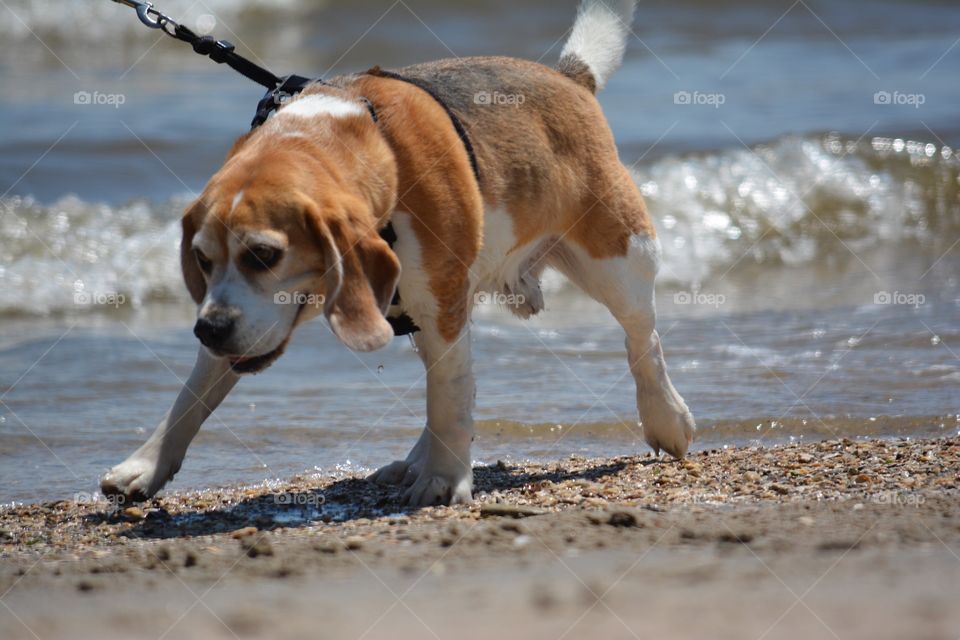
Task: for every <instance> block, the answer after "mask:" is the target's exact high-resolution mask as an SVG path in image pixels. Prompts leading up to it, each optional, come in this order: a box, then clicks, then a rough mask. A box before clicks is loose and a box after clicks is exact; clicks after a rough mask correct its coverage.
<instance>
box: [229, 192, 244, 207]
mask: <svg viewBox="0 0 960 640" xmlns="http://www.w3.org/2000/svg"><path fill="white" fill-rule="evenodd" d="M241 200H243V189H240V191H237V194H236V195H235V196H233V203H232V204H231V205H230V211H231V212H232V211H235V210H236V208H237V205H238V204H240V201H241Z"/></svg>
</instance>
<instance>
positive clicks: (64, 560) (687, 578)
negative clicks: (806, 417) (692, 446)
mask: <svg viewBox="0 0 960 640" xmlns="http://www.w3.org/2000/svg"><path fill="white" fill-rule="evenodd" d="M475 474H476V485H477V490H476V498H477V500H476V502H475V503H474V504H473V505H470V506H464V507H456V508H446V507H436V508H428V509H419V510H403V509H401V508H400V507H399V501H398V497H399V491H398V490H394V489H386V488H382V487H376V486H372V485H370V484H368V483H366V482H364V481H363V480H361V479H358V478H354V477H349V476H348V477H337V478H330V477H319V476H309V477H299V478H294V479H292V480H290V481H289V482H287V483H283V484H277V485H270V486H260V487H252V488H251V487H246V488H244V487H232V488H224V489H214V490H208V491H202V492H197V493H189V494H172V495H165V496H163V497H161V498H160V499H159V500H156V501H154V502H153V503H151V504H150V505H142V506H133V507H127V508H126V509H123V508H120V509H111V508H109V505H106V504H104V503H103V502H94V501H81V502H75V501H70V502H67V501H64V502H57V503H46V504H41V505H24V506H15V507H11V508H6V509H4V510H2V511H0V549H2V564H0V594H2V595H0V637H2V638H4V639H6V638H10V639H19V638H43V639H47V638H112V637H119V638H150V639H152V640H157V639H159V638H221V637H222V638H234V637H241V638H246V637H262V638H302V637H311V638H371V639H372V638H394V639H395V638H431V637H437V638H454V637H455V638H458V639H469V638H491V637H505V638H524V639H534V638H549V639H551V640H558V639H560V638H583V637H611V638H635V637H636V638H647V637H709V638H753V639H756V640H759V639H761V638H820V637H823V638H860V637H862V638H867V637H869V638H881V637H882V638H887V637H889V638H906V637H909V638H953V639H956V638H960V607H958V606H957V602H958V601H960V511H958V507H960V438H950V439H940V440H915V441H881V440H864V441H856V442H852V441H849V440H842V441H839V440H833V441H826V442H820V443H815V444H798V445H789V446H778V447H770V448H744V449H729V450H720V451H710V452H703V453H700V454H697V455H695V456H692V457H690V458H688V459H687V460H685V461H682V462H665V461H661V460H657V459H654V458H653V457H650V456H647V457H639V456H638V457H625V458H616V459H606V460H587V459H582V458H570V459H567V460H563V461H559V462H551V463H543V464H523V465H503V464H498V465H495V466H491V467H479V468H477V469H476V470H475Z"/></svg>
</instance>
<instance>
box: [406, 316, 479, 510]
mask: <svg viewBox="0 0 960 640" xmlns="http://www.w3.org/2000/svg"><path fill="white" fill-rule="evenodd" d="M424 325H427V326H424V328H423V330H422V332H421V333H420V334H418V335H417V337H416V342H417V347H418V348H419V349H420V350H421V352H422V353H421V355H422V357H423V363H424V366H425V367H426V368H427V427H426V429H425V430H424V433H423V435H422V436H421V440H420V442H419V443H418V446H417V448H415V451H416V449H419V451H416V454H417V458H418V460H416V461H415V462H414V464H413V465H412V466H411V469H412V470H414V471H415V472H416V473H417V476H416V479H415V480H414V481H413V484H412V485H411V486H410V488H408V489H407V490H406V492H405V493H404V495H403V501H404V503H405V504H409V505H411V506H427V505H434V504H457V503H463V502H469V501H470V500H471V499H472V491H473V470H472V469H471V467H470V443H471V442H472V441H473V401H474V391H475V389H474V382H473V371H472V369H471V367H472V363H471V359H470V332H469V329H467V328H464V329H463V331H462V333H461V334H460V336H459V337H458V338H457V339H456V340H454V341H452V342H448V341H447V340H445V339H443V338H442V337H440V335H439V334H438V333H437V332H436V330H435V328H433V327H430V325H432V323H424ZM428 327H429V328H428Z"/></svg>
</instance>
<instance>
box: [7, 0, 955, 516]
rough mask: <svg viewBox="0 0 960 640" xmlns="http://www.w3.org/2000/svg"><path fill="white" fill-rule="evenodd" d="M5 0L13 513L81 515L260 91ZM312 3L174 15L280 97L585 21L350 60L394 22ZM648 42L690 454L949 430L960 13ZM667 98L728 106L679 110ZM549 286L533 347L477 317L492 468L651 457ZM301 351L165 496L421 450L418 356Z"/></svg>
mask: <svg viewBox="0 0 960 640" xmlns="http://www.w3.org/2000/svg"><path fill="white" fill-rule="evenodd" d="M7 4H8V5H9V7H7V8H5V9H0V12H4V11H5V12H6V14H7V15H6V16H5V17H4V19H3V20H0V61H2V62H0V81H2V82H3V86H4V91H3V92H2V94H0V123H2V124H0V127H2V128H0V192H5V193H3V196H2V198H0V200H2V209H0V401H2V404H0V461H2V462H0V502H4V501H10V500H36V499H49V498H58V497H69V496H71V495H73V494H75V493H77V492H89V491H92V490H93V489H94V488H95V487H96V478H97V476H98V475H99V474H100V473H101V472H102V471H103V470H105V469H106V468H107V467H108V466H109V465H111V464H114V463H116V462H118V461H119V460H121V459H122V458H123V457H124V456H125V455H126V454H127V453H129V452H130V451H132V450H133V448H135V447H136V446H137V445H138V444H139V443H140V442H141V441H142V440H143V439H144V438H145V437H146V435H147V433H148V432H149V431H150V430H151V429H152V428H153V427H154V426H155V424H156V422H157V421H158V420H159V418H160V416H161V415H162V414H163V412H164V411H165V410H166V409H167V408H168V406H169V404H170V402H171V401H172V399H173V397H174V395H175V394H176V392H177V389H178V387H179V380H180V379H183V378H184V377H185V376H186V375H187V374H188V373H189V369H190V366H191V364H192V360H193V357H194V355H195V351H196V347H195V341H194V339H193V337H192V335H191V333H190V325H191V319H190V313H191V311H190V308H189V305H188V304H187V302H186V295H185V292H184V290H183V285H182V282H181V279H180V275H179V269H178V258H177V247H178V242H179V223H178V217H179V214H180V211H181V210H182V207H183V206H184V204H185V203H186V202H188V200H189V198H190V195H191V192H193V191H195V190H197V189H199V188H201V187H202V185H203V183H204V181H205V180H206V179H207V178H208V177H209V175H210V174H211V173H212V172H213V171H214V170H215V169H216V168H217V166H218V163H219V162H220V161H221V159H222V157H223V154H224V152H225V151H226V149H227V148H228V147H229V144H230V141H231V140H232V138H233V137H234V136H235V135H237V134H239V133H241V132H242V131H243V130H244V128H245V125H246V123H247V122H248V121H249V118H250V116H251V115H252V109H253V106H254V104H255V102H256V100H257V98H258V97H259V93H260V92H259V90H258V89H257V88H256V87H255V86H253V85H251V84H250V83H248V82H246V81H244V80H242V79H241V78H238V77H236V76H235V75H233V74H231V73H229V72H227V71H225V70H224V69H222V68H217V67H216V65H213V64H212V63H206V64H205V63H204V62H203V61H202V60H199V59H198V57H197V56H194V55H192V54H191V53H190V52H189V50H186V51H185V50H184V48H183V47H182V46H179V45H178V44H177V43H174V42H172V41H169V42H168V41H166V40H160V41H159V42H158V41H157V39H158V36H157V35H156V34H155V33H151V32H147V31H146V30H143V29H140V28H139V26H138V23H137V22H136V19H135V18H134V16H133V15H132V12H131V11H129V10H127V9H124V8H123V7H120V6H119V5H115V4H114V3H111V2H107V0H102V2H99V3H97V2H82V3H81V2H75V3H64V4H63V5H58V6H57V7H56V8H54V7H53V5H51V4H50V3H47V2H42V1H41V0H8V3H7ZM303 4H304V3H294V2H285V1H281V0H247V1H245V2H233V1H231V2H226V0H223V1H213V0H208V1H207V2H206V3H203V4H197V5H194V6H193V7H192V8H191V9H189V11H188V10H187V7H188V5H190V3H188V2H186V1H185V0H171V1H170V2H165V3H162V4H161V8H163V9H165V10H167V11H168V12H169V13H171V14H173V15H177V16H186V17H187V19H186V20H185V21H186V22H187V23H188V24H192V25H193V26H196V24H195V23H196V22H199V23H201V24H202V23H204V21H206V22H208V23H209V22H210V20H209V18H206V17H205V16H209V15H213V16H214V17H215V20H214V22H215V25H216V26H215V28H214V33H216V34H218V35H222V36H224V37H227V38H231V39H233V40H234V41H236V42H237V43H238V44H240V45H241V48H245V49H247V50H252V51H254V52H255V53H256V55H257V56H259V57H260V58H262V59H264V60H266V61H269V66H271V67H273V68H275V69H276V70H278V71H284V70H293V69H296V70H298V71H301V72H317V73H319V72H323V71H326V70H327V68H328V67H331V68H332V70H333V71H332V72H345V71H352V70H357V69H362V68H365V67H367V66H370V65H373V64H377V63H381V64H382V63H384V62H387V63H389V64H391V65H399V64H405V63H408V62H415V61H420V60H425V59H431V58H436V57H443V56H449V55H451V51H450V50H449V49H452V50H453V52H454V53H455V54H456V55H460V56H464V55H472V54H487V53H497V54H511V55H521V56H525V57H528V58H533V59H538V58H540V57H541V56H543V60H544V62H552V61H553V60H555V58H556V54H557V52H558V49H559V44H558V43H557V42H556V41H557V40H559V39H561V37H562V35H563V33H564V30H565V29H566V28H568V27H569V25H570V22H571V19H572V15H573V5H574V4H575V3H573V2H569V3H557V2H547V1H546V0H544V1H533V2H527V3H524V4H523V5H522V7H521V8H517V7H516V6H515V3H507V2H505V1H503V2H500V1H495V2H483V3H481V2H465V3H455V4H453V3H442V2H437V1H436V0H432V1H428V2H413V1H411V2H408V3H406V5H401V4H398V5H395V6H394V8H393V9H391V10H390V11H389V12H387V13H386V15H383V17H382V19H381V20H380V22H378V23H377V24H376V26H375V27H373V28H372V29H371V30H370V31H369V33H368V34H367V35H366V36H364V37H362V38H361V39H360V41H359V42H358V43H357V44H356V46H353V47H352V48H351V45H353V44H354V42H355V41H356V40H357V39H358V38H360V37H361V36H362V35H363V34H364V31H365V30H366V29H367V28H368V27H369V26H370V25H371V24H372V23H373V22H374V21H375V20H377V18H378V17H380V16H381V15H382V14H384V12H385V11H387V9H388V8H389V7H390V3H383V2H373V1H372V0H371V1H369V2H360V3H356V2H352V3H349V4H347V3H318V4H315V5H311V8H308V9H303V8H301V7H302V6H303ZM791 6H792V8H791ZM788 9H790V10H789V11H787V10H788ZM505 16H509V19H505ZM778 18H779V21H778ZM421 20H422V22H421ZM191 21H193V22H191ZM774 24H775V26H774V27H773V28H771V29H770V30H769V31H767V29H768V27H771V25H774ZM635 32H636V35H637V38H636V39H634V40H632V41H631V44H630V48H629V52H628V56H627V61H626V64H625V65H624V68H623V69H621V70H620V71H619V72H618V74H616V75H615V76H614V77H613V79H612V81H611V83H610V85H609V86H608V88H607V90H606V91H605V92H604V93H603V94H602V95H601V101H602V103H603V105H604V108H605V110H606V111H607V113H608V115H609V117H610V121H611V126H612V127H613V130H614V133H615V134H616V135H617V139H618V141H619V143H620V148H621V155H622V157H623V160H624V161H625V162H626V163H627V164H630V165H633V170H634V173H635V176H636V180H637V183H638V184H639V185H640V187H641V189H642V190H643V192H644V194H645V196H646V197H647V199H648V203H649V205H650V209H651V211H652V212H653V214H654V217H655V218H656V220H657V223H658V228H659V231H660V236H661V239H662V243H663V247H664V256H665V259H664V267H663V271H662V274H661V278H660V287H659V291H658V306H659V312H660V330H661V334H662V335H663V342H664V347H665V350H666V356H667V360H668V364H669V365H670V368H671V373H672V377H673V380H674V383H675V385H676V386H677V387H678V389H679V390H680V391H681V393H682V394H683V395H684V396H685V397H686V399H687V401H688V403H689V404H690V406H691V409H692V410H693V412H694V414H695V415H696V416H697V418H698V422H699V425H700V432H699V439H698V441H697V443H696V446H697V447H701V448H714V447H720V446H724V445H730V444H739V443H745V442H753V441H760V442H778V441H784V440H788V439H791V438H808V439H809V438H822V437H837V436H846V437H857V436H865V435H872V436H908V437H921V436H929V435H935V434H944V433H957V431H958V429H960V422H958V416H960V402H958V397H960V396H958V393H957V392H958V388H960V359H958V355H960V323H958V318H960V314H958V311H960V293H958V290H960V282H958V274H960V249H958V248H957V242H958V240H960V179H958V177H960V163H958V160H957V158H956V156H955V155H954V153H953V148H954V147H955V146H956V145H958V144H960V129H958V127H957V122H958V120H957V118H956V105H957V104H960V84H958V83H956V81H955V78H956V75H957V71H958V70H960V47H954V48H951V45H953V44H955V40H956V36H957V34H958V33H960V9H958V8H956V7H955V6H953V5H952V4H950V3H941V2H863V3H855V2H829V3H828V2H807V3H805V4H804V3H801V4H791V3H789V2H783V3H760V2H754V1H751V0H740V1H739V2H732V3H723V4H722V7H721V5H720V4H718V3H712V2H670V3H667V2H644V3H643V6H642V7H641V8H640V10H639V11H638V19H637V22H636V25H635ZM765 32H766V33H765ZM115 35H116V36H118V37H113V36H115ZM108 36H110V37H108ZM237 36H239V37H237ZM761 36H763V37H762V38H761ZM37 38H40V39H42V40H43V43H44V44H43V45H42V44H40V43H39V41H38V39H37ZM44 45H45V46H44ZM553 45H555V46H553ZM552 46H553V48H552V49H551V47H552ZM345 52H346V53H345ZM58 58H59V59H60V60H58ZM61 61H62V64H61ZM318 61H319V62H318ZM128 69H129V72H128ZM77 91H87V92H94V91H99V92H101V93H102V94H110V95H122V96H123V104H122V105H120V106H118V107H114V106H109V105H78V104H75V103H74V93H75V92H77ZM679 91H687V92H691V94H692V93H693V92H698V93H699V94H704V95H706V94H711V95H717V94H719V95H722V96H723V104H721V105H719V106H718V107H717V108H714V107H713V106H708V105H705V104H704V105H683V104H679V105H678V104H675V102H674V94H675V93H676V92H679ZM877 91H888V92H891V95H892V93H893V92H898V94H899V95H901V96H922V100H923V104H921V105H917V106H912V105H909V104H899V105H885V104H875V103H874V93H875V92H877ZM904 99H906V98H904ZM916 101H917V100H914V102H916ZM544 285H545V289H546V291H547V304H548V309H547V312H546V313H545V314H543V316H542V317H540V318H538V319H536V320H534V321H532V322H529V323H521V322H519V321H516V320H514V319H513V318H512V317H511V316H509V314H508V313H506V312H505V311H502V310H498V309H492V308H486V307H483V308H480V309H478V312H477V314H476V316H475V325H474V334H473V344H474V349H475V354H476V370H477V378H478V387H479V388H478V398H477V418H478V419H479V420H480V423H479V427H478V434H479V435H478V440H477V446H476V448H475V450H474V455H475V456H476V457H477V459H478V460H481V461H493V460H496V459H498V458H509V457H513V458H524V457H538V458H557V457H562V456H565V455H569V454H570V453H582V454H596V455H614V454H618V453H626V452H635V451H638V450H644V449H645V445H644V444H643V442H642V439H641V438H640V437H639V429H638V428H637V426H636V420H635V418H634V412H635V410H634V391H633V387H632V385H633V382H632V379H631V377H630V375H629V373H628V371H627V368H626V362H625V357H624V354H623V346H622V334H621V332H620V330H619V328H618V327H617V326H616V325H615V324H614V323H613V322H612V321H611V320H610V319H609V318H608V317H607V315H606V313H605V312H604V311H603V310H602V309H600V308H598V307H597V306H596V305H594V304H593V303H591V302H589V301H588V300H586V299H585V298H584V297H583V296H582V294H580V293H578V292H576V291H573V290H571V289H570V288H569V287H568V286H566V285H565V284H564V283H563V282H562V281H561V280H560V279H559V278H558V277H557V276H556V275H555V274H549V273H548V274H547V276H546V278H545V282H544ZM295 340H296V342H295V345H294V346H295V347H296V346H298V345H299V346H301V347H302V348H300V349H297V348H293V349H290V350H289V353H288V354H287V355H286V356H284V358H283V359H281V361H280V362H278V363H277V364H276V365H275V366H274V367H272V368H271V369H270V371H269V372H267V373H265V374H263V375H260V376H257V377H256V378H253V379H249V380H245V381H243V382H242V383H241V385H240V386H239V388H238V389H237V390H236V391H235V392H234V393H233V395H231V397H230V398H229V399H228V400H227V402H226V403H225V404H224V405H223V406H222V407H221V408H220V409H219V410H218V411H217V412H216V414H215V415H214V417H213V418H211V419H210V421H208V425H207V426H206V427H204V430H203V431H202V432H201V435H200V436H199V438H198V440H197V442H196V444H195V446H194V447H193V448H192V449H191V450H190V453H189V455H188V458H187V461H186V463H185V464H184V467H183V470H182V471H181V473H180V475H178V477H177V479H176V480H175V482H174V483H173V485H172V487H174V488H186V487H195V486H200V485H206V484H210V483H221V482H234V481H242V482H255V481H259V480H262V479H264V478H275V477H281V476H285V475H288V474H291V473H295V472H299V471H302V470H304V469H310V468H313V467H319V468H321V469H325V470H329V469H333V468H336V467H338V466H341V467H342V466H347V467H365V468H369V467H373V466H376V465H378V464H382V463H383V462H385V461H388V460H390V459H393V458H395V457H398V456H402V455H403V454H405V453H406V450H407V449H408V448H409V447H410V446H411V445H412V442H413V440H414V439H415V437H416V435H417V433H418V431H419V428H420V427H421V425H422V420H423V418H422V415H423V401H424V385H423V379H422V367H421V365H420V363H419V359H418V358H417V357H416V356H415V355H414V354H412V353H411V348H410V345H409V343H408V342H407V341H406V340H405V339H398V340H396V341H394V343H393V344H392V345H391V346H390V347H388V348H387V349H385V350H383V351H382V352H378V353H375V354H368V355H356V354H353V353H351V352H349V351H347V350H346V349H344V348H342V347H340V346H339V345H337V344H336V343H335V341H334V340H333V339H332V337H331V336H330V334H329V332H328V330H327V329H326V327H325V326H324V325H323V324H321V323H316V324H314V325H311V326H308V327H305V329H304V330H303V331H301V332H300V334H299V335H298V336H297V337H296V339H295Z"/></svg>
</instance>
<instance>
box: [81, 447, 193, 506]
mask: <svg viewBox="0 0 960 640" xmlns="http://www.w3.org/2000/svg"><path fill="white" fill-rule="evenodd" d="M179 470H180V464H179V463H177V464H162V463H157V462H156V461H154V460H151V459H149V458H146V457H137V456H131V457H130V458H127V459H126V460H125V461H124V462H121V463H120V464H118V465H117V466H115V467H114V468H113V469H110V471H108V472H107V474H106V475H105V476H103V478H101V480H100V491H102V492H103V495H105V496H115V497H117V498H121V499H122V500H123V502H144V501H145V500H149V499H150V498H152V497H153V495H154V494H156V493H157V491H159V490H160V489H161V488H162V487H163V485H165V484H166V483H167V481H168V480H170V479H171V478H172V477H173V476H174V474H175V473H176V472H177V471H179Z"/></svg>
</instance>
